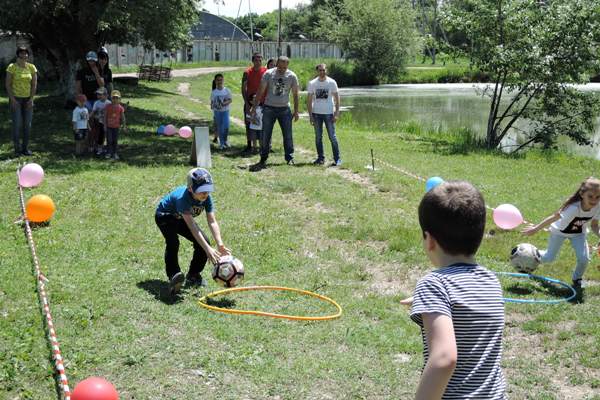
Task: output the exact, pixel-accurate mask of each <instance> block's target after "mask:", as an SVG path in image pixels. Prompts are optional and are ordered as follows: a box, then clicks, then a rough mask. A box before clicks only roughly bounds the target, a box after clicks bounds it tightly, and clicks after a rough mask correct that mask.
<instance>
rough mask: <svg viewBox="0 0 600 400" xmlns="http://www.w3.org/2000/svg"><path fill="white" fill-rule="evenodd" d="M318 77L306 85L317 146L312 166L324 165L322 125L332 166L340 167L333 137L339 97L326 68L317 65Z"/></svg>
mask: <svg viewBox="0 0 600 400" xmlns="http://www.w3.org/2000/svg"><path fill="white" fill-rule="evenodd" d="M316 69H317V72H318V73H319V76H318V77H316V78H315V79H313V80H312V81H310V82H309V83H308V88H307V92H308V98H307V101H306V107H307V109H308V115H310V123H311V125H313V126H314V127H315V144H316V146H317V159H316V160H315V161H314V164H317V165H322V164H324V163H325V155H324V153H323V123H325V127H326V128H327V134H328V136H329V141H330V142H331V150H332V152H333V164H332V166H340V165H342V159H341V158H340V148H339V145H338V141H337V137H336V136H335V122H336V121H337V120H338V118H339V117H340V95H339V93H338V86H337V83H336V82H335V80H333V79H331V78H330V77H328V76H327V66H326V65H325V64H319V65H317V68H316Z"/></svg>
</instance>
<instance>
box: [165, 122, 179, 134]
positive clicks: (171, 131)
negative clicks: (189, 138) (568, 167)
mask: <svg viewBox="0 0 600 400" xmlns="http://www.w3.org/2000/svg"><path fill="white" fill-rule="evenodd" d="M176 133H177V128H175V125H172V124H169V125H167V126H165V135H167V136H173V135H174V134H176Z"/></svg>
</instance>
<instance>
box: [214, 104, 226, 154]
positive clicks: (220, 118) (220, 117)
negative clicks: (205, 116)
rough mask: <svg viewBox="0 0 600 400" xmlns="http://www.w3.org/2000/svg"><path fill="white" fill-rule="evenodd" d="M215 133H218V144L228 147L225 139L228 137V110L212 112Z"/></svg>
mask: <svg viewBox="0 0 600 400" xmlns="http://www.w3.org/2000/svg"><path fill="white" fill-rule="evenodd" d="M213 115H214V117H215V123H216V124H217V132H218V133H219V144H220V145H221V146H225V145H227V146H228V145H229V143H228V142H227V137H228V136H229V110H227V111H213Z"/></svg>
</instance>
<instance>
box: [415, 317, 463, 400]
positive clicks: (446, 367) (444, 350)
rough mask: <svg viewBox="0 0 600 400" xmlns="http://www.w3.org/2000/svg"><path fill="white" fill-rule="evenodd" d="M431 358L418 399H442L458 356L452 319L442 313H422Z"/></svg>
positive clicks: (419, 387) (425, 370) (426, 367)
mask: <svg viewBox="0 0 600 400" xmlns="http://www.w3.org/2000/svg"><path fill="white" fill-rule="evenodd" d="M421 315H422V318H423V329H424V330H425V337H426V340H427V346H428V348H429V359H428V360H427V364H425V368H424V369H423V374H422V375H421V380H420V382H419V386H418V388H417V394H416V396H415V399H416V400H438V399H441V398H442V396H443V395H444V391H445V390H446V386H447V385H448V382H449V381H450V377H451V376H452V373H453V372H454V368H455V367H456V360H457V358H458V354H457V350H456V338H455V337H454V325H453V324H452V319H451V318H450V317H448V316H447V315H445V314H441V313H426V314H421Z"/></svg>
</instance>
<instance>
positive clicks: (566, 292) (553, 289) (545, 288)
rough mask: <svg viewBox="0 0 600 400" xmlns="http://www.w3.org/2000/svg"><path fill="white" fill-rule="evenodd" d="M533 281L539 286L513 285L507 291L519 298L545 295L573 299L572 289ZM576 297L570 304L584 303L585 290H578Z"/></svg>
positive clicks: (537, 279)
mask: <svg viewBox="0 0 600 400" xmlns="http://www.w3.org/2000/svg"><path fill="white" fill-rule="evenodd" d="M530 279H531V281H534V282H537V283H538V284H539V286H537V285H533V284H531V283H529V284H528V283H526V282H519V283H513V284H511V285H510V286H508V287H506V291H507V292H510V293H512V294H513V295H517V296H527V295H532V294H543V295H546V296H550V297H554V298H557V299H561V298H562V299H566V298H568V297H571V295H572V294H573V292H572V291H571V289H569V288H566V287H564V286H562V285H558V284H556V283H553V282H549V281H547V280H545V279H540V278H536V277H531V278H530ZM575 293H576V294H575V297H574V298H572V299H571V300H569V302H570V303H574V304H579V303H583V301H584V290H583V288H578V289H576V290H575Z"/></svg>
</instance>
